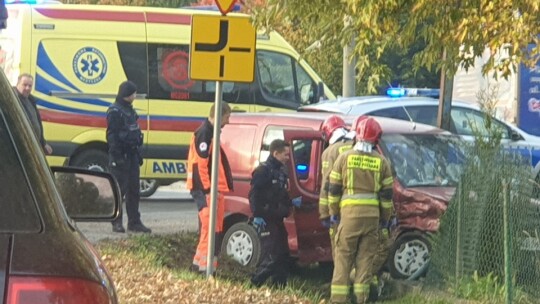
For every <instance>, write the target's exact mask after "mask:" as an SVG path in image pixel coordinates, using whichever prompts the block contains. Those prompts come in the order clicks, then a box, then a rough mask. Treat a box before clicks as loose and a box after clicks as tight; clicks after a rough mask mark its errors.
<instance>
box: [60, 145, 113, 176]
mask: <svg viewBox="0 0 540 304" xmlns="http://www.w3.org/2000/svg"><path fill="white" fill-rule="evenodd" d="M70 165H73V166H75V167H80V168H85V169H88V170H92V171H100V172H105V171H109V156H108V155H107V153H105V152H103V151H101V150H93V149H92V150H85V151H82V152H81V153H79V154H77V155H76V156H75V157H74V158H73V160H72V161H71V162H70Z"/></svg>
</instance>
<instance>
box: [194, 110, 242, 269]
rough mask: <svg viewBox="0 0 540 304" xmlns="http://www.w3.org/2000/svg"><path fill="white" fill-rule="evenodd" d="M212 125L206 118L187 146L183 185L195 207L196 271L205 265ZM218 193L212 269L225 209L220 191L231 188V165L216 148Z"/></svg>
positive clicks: (206, 264) (219, 241)
mask: <svg viewBox="0 0 540 304" xmlns="http://www.w3.org/2000/svg"><path fill="white" fill-rule="evenodd" d="M213 135H214V134H213V126H212V124H211V123H210V121H209V120H208V119H207V120H206V121H205V122H204V123H203V124H202V125H201V126H200V127H199V128H198V129H197V130H196V131H195V133H194V134H193V137H192V139H191V143H190V146H189V154H188V169H187V175H188V176H187V181H186V186H187V188H188V189H189V190H190V192H191V195H192V196H193V200H194V201H195V202H196V203H197V207H198V209H199V220H200V229H199V244H198V245H197V250H196V252H195V256H194V257H193V267H194V268H195V269H198V271H200V272H206V269H207V267H208V261H207V254H208V231H209V225H210V223H209V221H210V208H209V207H210V184H211V183H210V182H211V176H210V174H211V172H212V165H213V164H212V159H211V155H212V149H213ZM218 172H219V173H218V189H217V191H218V195H217V199H216V201H217V202H216V203H217V214H216V238H215V240H216V242H215V244H216V246H215V247H214V248H215V251H214V261H213V269H216V267H217V256H218V255H219V252H220V244H221V241H222V238H223V216H224V212H225V197H224V196H223V193H226V192H229V191H231V190H232V189H233V180H232V174H231V168H230V166H229V162H228V160H227V156H226V155H225V153H224V151H223V149H221V148H220V161H219V169H218Z"/></svg>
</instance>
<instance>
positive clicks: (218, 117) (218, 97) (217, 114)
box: [206, 81, 222, 279]
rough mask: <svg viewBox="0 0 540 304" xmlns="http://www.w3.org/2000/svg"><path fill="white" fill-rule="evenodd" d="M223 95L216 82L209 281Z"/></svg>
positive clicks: (207, 268)
mask: <svg viewBox="0 0 540 304" xmlns="http://www.w3.org/2000/svg"><path fill="white" fill-rule="evenodd" d="M221 95H222V83H221V81H216V101H215V104H214V105H215V106H214V107H215V112H214V139H213V141H212V173H211V174H212V176H211V184H210V223H209V224H208V225H209V226H208V254H207V255H206V261H207V267H206V278H207V279H209V278H210V277H211V276H212V274H213V272H214V251H215V248H214V247H215V246H214V242H215V239H216V235H215V234H216V213H217V195H218V192H217V185H218V174H219V173H218V172H219V171H218V170H219V154H220V148H219V147H220V140H219V137H220V133H221Z"/></svg>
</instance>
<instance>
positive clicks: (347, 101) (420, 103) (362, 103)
mask: <svg viewBox="0 0 540 304" xmlns="http://www.w3.org/2000/svg"><path fill="white" fill-rule="evenodd" d="M438 95H439V90H437V89H405V88H392V89H389V90H387V95H386V96H359V97H350V98H338V99H335V100H326V101H322V102H319V103H316V104H312V105H308V106H304V107H301V108H299V109H298V111H300V112H333V113H341V114H347V115H373V116H379V117H389V118H396V119H401V120H408V121H411V122H418V123H423V124H428V125H432V126H436V125H437V114H438V107H439V101H438V99H436V97H438ZM450 116H451V119H450V131H451V132H452V133H455V134H458V135H460V136H462V137H463V138H464V139H466V140H471V141H472V140H473V139H474V132H473V130H475V132H480V134H482V135H485V136H488V135H489V133H488V130H487V129H485V128H484V126H485V123H484V122H485V119H486V115H485V113H484V112H482V111H481V110H480V108H479V107H477V106H475V105H471V104H469V103H464V102H459V101H452V109H451V113H450ZM492 123H493V126H494V127H495V128H496V130H497V131H499V132H500V133H501V135H502V144H503V145H504V146H506V147H508V148H509V149H512V150H517V151H519V152H520V153H521V154H522V155H523V156H524V157H525V158H527V159H529V160H530V163H531V166H532V167H533V173H534V176H536V180H537V181H540V175H539V172H540V137H537V136H534V135H530V134H528V133H526V132H524V131H523V130H521V129H519V128H517V127H515V126H513V125H510V124H508V123H505V122H503V121H500V120H498V119H496V118H493V121H492Z"/></svg>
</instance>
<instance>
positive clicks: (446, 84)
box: [437, 49, 454, 130]
mask: <svg viewBox="0 0 540 304" xmlns="http://www.w3.org/2000/svg"><path fill="white" fill-rule="evenodd" d="M442 60H443V61H445V60H446V49H444V50H443V55H442ZM440 85H441V95H440V96H439V112H438V113H437V114H438V115H437V126H438V127H439V128H441V129H445V130H450V111H451V110H452V90H453V89H454V77H453V76H448V75H447V71H446V69H445V68H443V69H442V70H441V84H440Z"/></svg>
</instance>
